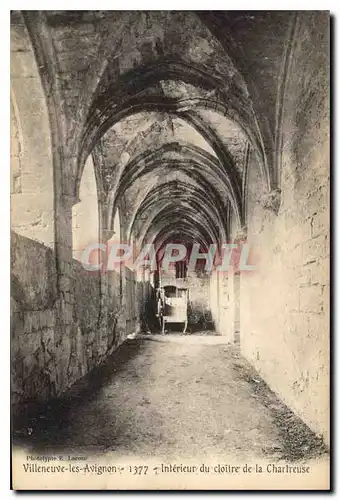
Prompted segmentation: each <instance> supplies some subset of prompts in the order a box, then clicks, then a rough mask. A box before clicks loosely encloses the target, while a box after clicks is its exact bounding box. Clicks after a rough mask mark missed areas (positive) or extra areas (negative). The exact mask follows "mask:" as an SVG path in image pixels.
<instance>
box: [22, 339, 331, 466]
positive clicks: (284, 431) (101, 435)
mask: <svg viewBox="0 0 340 500" xmlns="http://www.w3.org/2000/svg"><path fill="white" fill-rule="evenodd" d="M224 342H225V341H224V340H223V337H216V336H194V335H188V336H179V335H166V336H159V335H150V336H145V337H139V338H137V339H134V340H130V341H127V342H126V343H125V344H124V345H123V346H121V347H120V348H119V349H118V350H117V351H116V352H115V353H114V355H113V356H112V357H110V358H109V359H108V361H107V362H106V363H105V365H104V366H102V367H101V368H100V369H98V370H97V371H96V372H94V373H92V374H91V375H90V376H88V377H86V378H85V379H83V380H82V381H80V382H79V383H77V384H76V385H75V386H74V387H73V388H72V390H70V391H69V392H68V393H67V394H66V395H65V397H64V398H63V399H61V400H59V401H57V402H56V403H53V404H51V405H49V406H48V407H47V408H44V409H40V410H39V411H37V412H36V413H35V414H34V416H31V417H30V423H26V424H25V426H24V427H21V428H18V429H17V430H16V431H15V433H14V442H15V443H17V444H18V443H20V444H21V445H22V444H24V446H25V448H27V449H29V450H31V451H32V452H33V451H36V452H42V451H43V452H45V453H46V452H47V451H50V452H52V451H54V452H55V451H57V450H60V451H63V452H67V451H68V452H72V453H78V454H80V453H93V454H96V453H103V452H104V453H106V452H110V453H111V454H113V455H117V457H118V456H138V457H144V458H146V457H157V458H162V459H168V460H171V459H176V458H178V457H180V458H181V460H184V459H185V458H191V459H192V458H195V457H199V458H200V459H201V460H202V459H203V458H204V457H207V458H209V457H216V458H223V459H225V458H226V457H228V456H232V457H233V458H234V460H235V459H238V460H252V459H260V458H263V457H267V458H270V459H272V458H273V459H274V458H286V459H287V458H289V459H290V460H294V459H301V458H308V456H310V455H314V456H315V454H320V453H323V452H324V451H325V450H324V447H323V445H322V443H320V441H319V440H318V439H317V438H316V437H315V436H314V435H313V434H312V433H311V432H310V431H309V429H308V428H307V427H306V426H305V425H304V424H303V423H302V422H301V421H300V420H299V419H297V418H296V417H295V415H293V414H292V412H290V410H288V409H287V408H286V407H285V406H284V405H283V404H282V403H281V402H280V401H279V400H278V399H277V398H276V396H275V395H274V394H273V393H272V392H271V391H270V390H269V389H268V387H267V386H266V384H264V382H263V381H261V380H260V379H259V377H258V376H257V374H256V372H254V371H253V370H252V368H251V367H250V366H249V365H248V364H247V363H246V361H245V360H243V359H242V357H240V356H239V355H238V353H237V350H236V349H235V347H233V346H231V345H228V344H225V343H224ZM27 429H28V430H27ZM294 432H295V434H294Z"/></svg>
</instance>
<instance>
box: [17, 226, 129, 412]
mask: <svg viewBox="0 0 340 500" xmlns="http://www.w3.org/2000/svg"><path fill="white" fill-rule="evenodd" d="M11 261H12V262H11V264H12V275H11V281H12V286H11V335H12V340H11V352H12V394H13V405H14V413H15V412H16V411H17V410H16V408H18V405H19V404H22V403H25V402H27V401H30V400H33V401H45V400H47V399H48V398H51V397H54V396H57V395H59V394H60V393H62V392H64V391H65V390H66V389H67V388H68V387H70V386H71V385H72V384H73V383H74V382H75V381H76V380H78V379H79V378H81V377H83V376H84V375H85V374H86V373H88V372H89V371H90V370H91V369H92V368H94V367H95V366H96V365H98V364H100V363H101V362H102V361H103V360H104V359H105V357H106V356H107V355H108V354H109V353H110V352H112V351H113V350H114V349H115V348H117V347H118V345H120V344H121V343H122V342H123V341H124V340H125V338H126V336H127V334H128V333H131V332H132V331H134V330H135V329H136V323H137V314H136V310H135V303H132V305H131V307H127V305H126V304H124V301H121V296H120V291H121V287H120V279H119V276H118V275H117V273H116V271H112V272H111V274H110V276H109V277H108V276H101V275H100V274H99V273H98V272H90V273H89V272H87V271H85V270H84V269H83V268H82V266H81V264H80V263H79V262H78V261H77V260H74V259H73V260H72V265H71V267H70V269H71V273H70V275H69V277H70V288H69V292H68V294H67V296H66V297H65V293H66V292H65V289H64V291H63V292H62V293H60V291H58V273H57V270H56V256H55V253H54V252H53V251H52V250H51V249H50V248H48V247H46V246H44V245H43V244H41V243H39V242H36V241H34V240H32V239H29V238H26V237H24V236H21V235H18V234H16V233H14V232H13V233H12V240H11ZM127 272H128V273H129V275H130V279H129V280H127V281H126V285H125V290H126V293H127V295H129V296H130V297H132V298H133V299H132V300H134V294H135V282H134V279H133V277H132V278H131V271H130V270H127ZM64 277H65V276H64ZM109 282H110V285H108V283H109Z"/></svg>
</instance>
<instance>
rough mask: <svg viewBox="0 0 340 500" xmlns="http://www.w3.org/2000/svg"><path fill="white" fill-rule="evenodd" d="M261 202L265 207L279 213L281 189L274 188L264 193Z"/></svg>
mask: <svg viewBox="0 0 340 500" xmlns="http://www.w3.org/2000/svg"><path fill="white" fill-rule="evenodd" d="M261 203H262V206H263V208H265V209H267V210H271V211H272V212H274V213H275V214H276V215H277V214H278V213H279V209H280V205H281V190H280V189H273V190H272V191H269V192H268V193H266V194H264V195H263V196H262V198H261Z"/></svg>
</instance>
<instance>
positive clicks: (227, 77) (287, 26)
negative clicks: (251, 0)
mask: <svg viewBox="0 0 340 500" xmlns="http://www.w3.org/2000/svg"><path fill="white" fill-rule="evenodd" d="M15 16H17V24H18V26H20V25H22V29H26V28H25V25H26V26H27V29H28V31H29V33H30V36H31V38H32V41H33V45H34V47H35V50H36V52H37V59H38V60H39V61H42V63H41V65H40V68H41V71H42V79H43V81H44V82H45V86H46V85H47V83H48V85H49V87H48V93H49V95H52V94H53V99H54V105H55V113H56V115H57V122H58V123H59V135H60V141H61V143H62V148H63V150H64V152H65V156H66V157H75V158H76V167H75V171H74V172H73V173H74V177H75V179H77V182H76V183H75V188H74V189H75V192H77V189H78V188H77V185H79V181H80V178H81V173H82V169H83V167H84V163H85V161H86V158H87V157H88V155H89V154H93V156H94V160H95V162H94V163H95V167H96V169H97V172H96V177H97V182H98V191H99V198H100V202H101V203H102V204H103V207H104V208H103V209H102V212H105V211H106V215H105V217H106V224H107V226H112V224H113V218H114V213H115V210H116V208H117V207H124V215H123V217H124V222H125V223H126V226H127V227H128V231H127V233H128V237H130V236H131V235H133V236H134V238H136V239H137V240H138V241H140V243H142V242H145V241H146V240H150V239H151V240H155V238H156V239H157V238H159V240H162V241H163V240H164V241H165V240H166V239H167V238H169V237H170V236H171V237H173V238H179V237H180V236H181V235H182V238H189V239H191V240H193V239H195V238H196V240H197V241H202V242H205V243H209V242H211V241H216V240H218V241H222V240H225V239H226V238H228V231H229V224H230V217H231V214H232V213H234V217H235V218H236V221H237V223H238V225H239V226H240V227H242V226H243V225H244V224H245V219H244V203H243V201H244V200H243V199H242V193H243V188H244V182H245V169H246V167H247V158H248V156H249V155H248V152H249V149H251V150H253V151H254V154H255V155H256V158H257V162H258V168H259V169H260V171H261V173H262V177H263V186H264V191H270V190H272V189H276V188H277V187H278V179H277V163H278V162H279V152H278V142H279V134H280V120H281V119H282V117H281V104H282V99H283V94H284V87H285V77H286V72H287V64H288V62H287V61H288V60H289V48H290V44H291V37H292V32H293V29H294V14H293V13H290V12H277V11H273V12H265V13H263V12H253V13H252V12H237V11H230V12H220V11H218V12H210V11H206V12H189V11H185V12H180V11H169V12H167V11H153V12H143V11H131V12H128V11H123V12H119V11H118V12H117V11H91V12H87V11H46V12H40V13H37V12H24V13H23V18H22V17H21V15H20V14H17V13H14V17H15ZM46 82H47V83H46ZM104 225H105V224H104Z"/></svg>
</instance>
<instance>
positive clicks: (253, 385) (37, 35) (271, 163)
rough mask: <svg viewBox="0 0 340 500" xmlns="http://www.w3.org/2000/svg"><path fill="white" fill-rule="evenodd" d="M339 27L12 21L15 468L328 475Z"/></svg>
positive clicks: (103, 18)
mask: <svg viewBox="0 0 340 500" xmlns="http://www.w3.org/2000/svg"><path fill="white" fill-rule="evenodd" d="M329 127H330V123H329V13H327V12H326V11H325V12H323V11H301V12H300V11H294V12H291V11H256V12H247V11H54V10H50V11H13V12H12V13H11V360H12V361H11V392H12V417H13V436H14V438H15V443H16V446H18V448H20V446H22V447H23V448H22V449H31V450H41V451H39V453H40V452H41V453H44V451H43V450H44V449H45V450H46V449H49V450H51V452H53V450H55V452H57V450H58V449H63V448H65V449H69V448H70V449H71V448H75V449H78V451H80V450H81V452H82V453H87V454H89V453H104V454H105V453H113V454H116V455H117V456H118V455H119V456H123V455H134V456H135V455H136V454H137V455H138V454H140V456H141V457H142V458H143V456H145V457H149V456H155V455H156V454H157V455H162V456H163V457H167V458H168V459H169V458H171V457H174V458H176V457H177V458H178V457H179V456H181V457H183V459H184V457H185V456H187V455H190V456H191V457H193V456H196V457H198V456H210V457H213V456H218V457H220V458H221V459H222V458H223V457H228V456H231V455H232V456H233V457H234V459H235V460H245V461H247V460H255V459H256V458H258V459H267V458H268V459H271V460H279V459H280V460H286V461H291V462H296V461H297V462H299V461H308V460H312V459H314V458H315V457H316V456H318V457H320V456H322V457H325V453H327V449H328V446H329V444H330V426H329V416H330V410H329V372H330V370H329V287H330V277H329V259H330V244H329V239H330V227H329V207H330V199H329V198H330V165H329V156H330V155H329V135H330V132H329Z"/></svg>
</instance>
